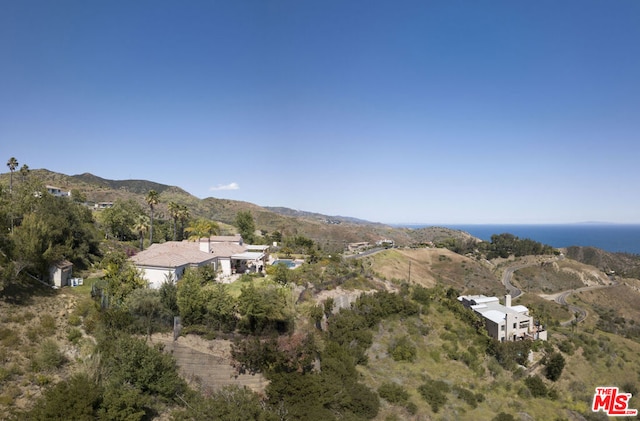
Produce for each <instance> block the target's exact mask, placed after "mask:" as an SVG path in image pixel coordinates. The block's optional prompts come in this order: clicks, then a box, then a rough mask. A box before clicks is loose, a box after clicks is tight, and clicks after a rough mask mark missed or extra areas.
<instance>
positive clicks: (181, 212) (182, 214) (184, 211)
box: [178, 205, 191, 239]
mask: <svg viewBox="0 0 640 421" xmlns="http://www.w3.org/2000/svg"><path fill="white" fill-rule="evenodd" d="M189 218H191V213H190V212H189V209H188V208H187V207H186V206H185V205H180V208H179V209H178V220H179V221H180V239H182V238H184V224H185V223H186V222H187V221H188V220H189Z"/></svg>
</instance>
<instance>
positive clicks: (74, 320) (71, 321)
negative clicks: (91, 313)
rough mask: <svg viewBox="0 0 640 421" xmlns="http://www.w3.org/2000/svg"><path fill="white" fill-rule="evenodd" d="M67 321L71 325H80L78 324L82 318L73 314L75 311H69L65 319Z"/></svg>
mask: <svg viewBox="0 0 640 421" xmlns="http://www.w3.org/2000/svg"><path fill="white" fill-rule="evenodd" d="M67 322H68V323H69V324H70V325H71V326H80V324H81V323H82V318H81V317H80V316H79V315H77V314H75V313H71V314H70V315H69V318H68V319H67Z"/></svg>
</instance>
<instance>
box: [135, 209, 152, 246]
mask: <svg viewBox="0 0 640 421" xmlns="http://www.w3.org/2000/svg"><path fill="white" fill-rule="evenodd" d="M132 229H133V230H134V231H135V232H137V233H138V236H139V237H140V250H144V234H145V233H146V232H147V230H148V229H149V218H148V217H147V215H138V218H137V219H136V222H135V224H134V225H133V227H132Z"/></svg>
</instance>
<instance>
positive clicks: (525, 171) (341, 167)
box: [0, 0, 640, 224]
mask: <svg viewBox="0 0 640 421" xmlns="http://www.w3.org/2000/svg"><path fill="white" fill-rule="evenodd" d="M0 153H1V154H3V155H4V156H5V159H8V158H9V157H11V156H15V157H16V158H17V159H18V161H19V162H20V165H22V164H23V163H26V164H27V165H29V167H30V168H47V169H49V170H52V171H57V172H62V173H65V174H69V175H72V174H80V173H84V172H90V173H93V174H95V175H98V176H100V177H104V178H109V179H118V180H121V179H146V180H151V181H156V182H160V183H165V184H170V185H176V186H179V187H182V188H184V189H185V190H187V191H188V192H190V193H192V194H194V195H196V196H198V197H209V196H212V197H219V198H228V199H234V200H244V201H248V202H252V203H255V204H258V205H262V206H285V207H290V208H294V209H300V210H306V211H313V212H321V213H325V214H329V215H343V216H353V217H358V218H363V219H368V220H372V221H380V222H386V223H433V224H456V223H563V222H580V221H608V222H620V223H640V194H638V193H639V192H640V165H639V164H638V158H639V157H640V2H639V1H637V0H616V1H604V0H602V1H590V0H575V1H572V0H566V1H562V2H559V1H555V0H553V1H552V0H548V1H545V0H540V1H513V0H510V1H498V0H492V1H455V0H442V1H427V0H424V1H344V0H342V1H332V0H323V1H300V0H278V1H270V0H256V1H241V0H239V1H190V2H178V1H158V0H154V1H133V2H132V1H91V2H87V1H84V0H78V1H67V0H58V1H53V2H52V1H29V0H26V1H5V2H3V3H2V11H1V13H0ZM0 156H1V155H0ZM5 169H6V168H5Z"/></svg>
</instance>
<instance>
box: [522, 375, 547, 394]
mask: <svg viewBox="0 0 640 421" xmlns="http://www.w3.org/2000/svg"><path fill="white" fill-rule="evenodd" d="M524 384H525V385H526V386H527V388H528V389H529V391H530V392H531V396H533V397H534V398H544V397H546V396H547V395H548V394H549V390H548V389H547V386H546V385H545V384H544V382H543V381H542V379H541V378H540V377H538V376H528V377H527V378H526V379H524Z"/></svg>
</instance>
